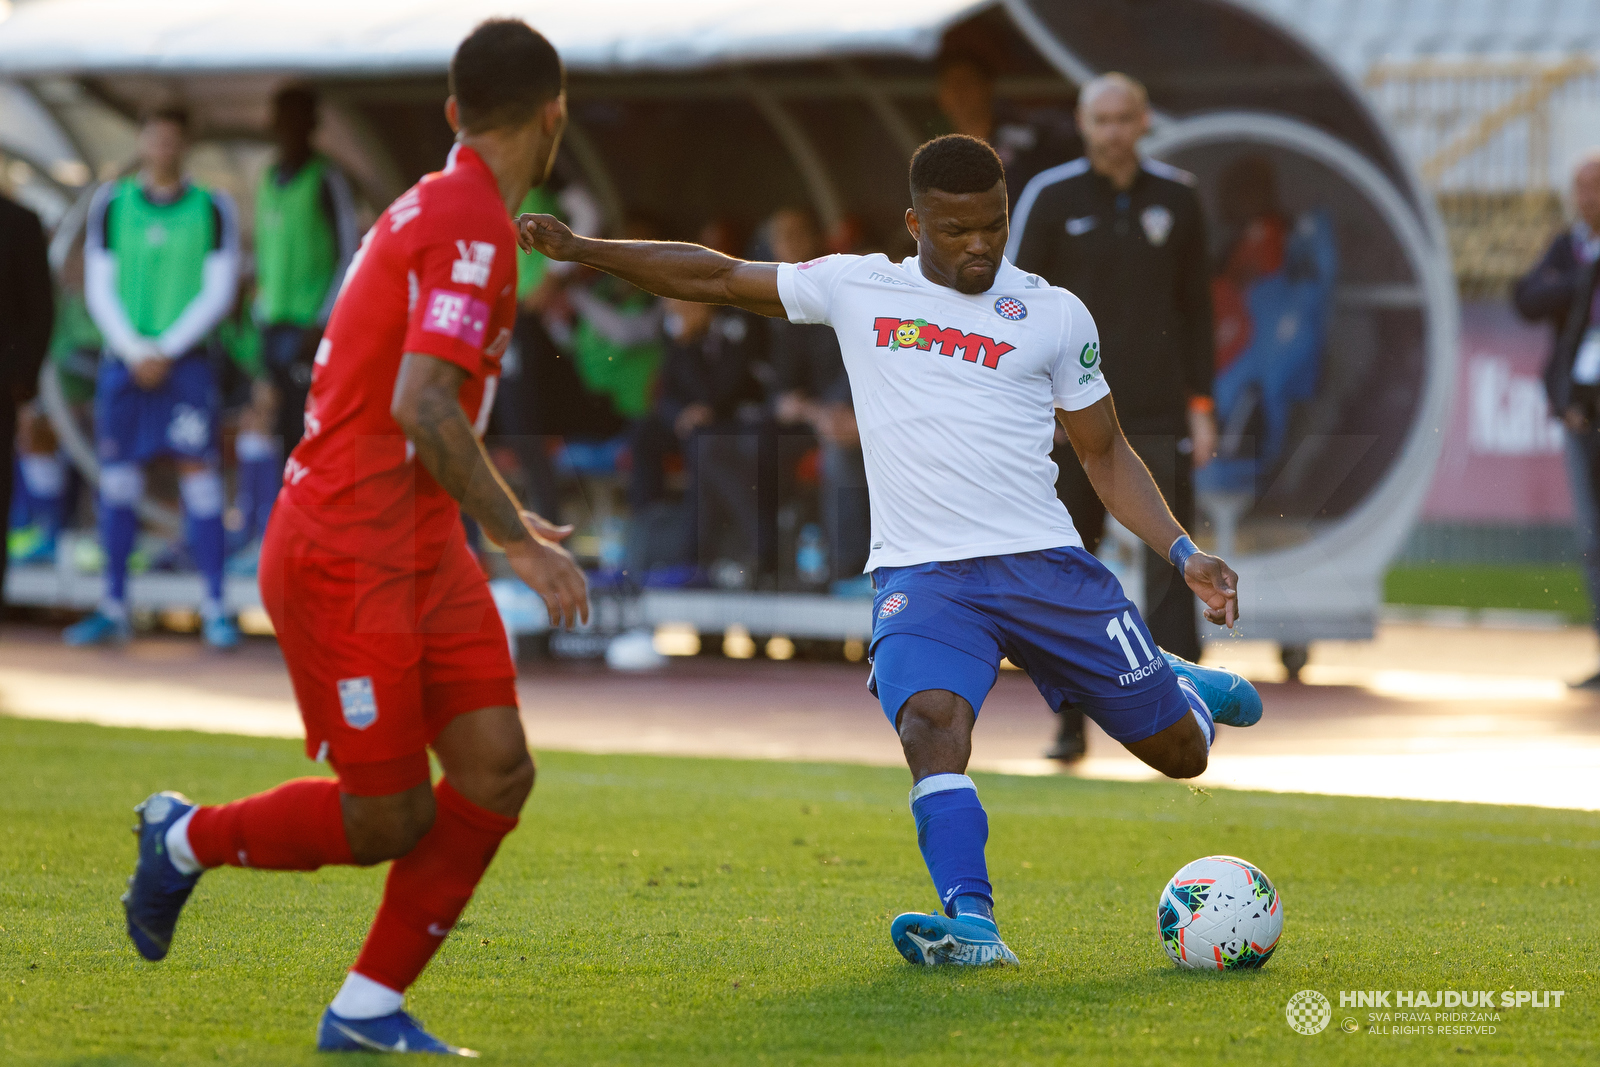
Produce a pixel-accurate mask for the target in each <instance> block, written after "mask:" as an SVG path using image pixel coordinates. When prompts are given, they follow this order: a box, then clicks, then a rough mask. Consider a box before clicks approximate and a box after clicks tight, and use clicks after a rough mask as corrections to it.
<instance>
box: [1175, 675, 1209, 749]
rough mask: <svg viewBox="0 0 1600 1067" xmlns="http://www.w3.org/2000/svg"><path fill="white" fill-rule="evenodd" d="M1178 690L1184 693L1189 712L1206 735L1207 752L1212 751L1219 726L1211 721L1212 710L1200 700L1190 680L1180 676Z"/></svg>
mask: <svg viewBox="0 0 1600 1067" xmlns="http://www.w3.org/2000/svg"><path fill="white" fill-rule="evenodd" d="M1178 688H1179V689H1181V690H1182V691H1183V695H1184V698H1185V699H1187V700H1188V701H1189V712H1190V714H1192V715H1193V716H1194V718H1195V721H1196V722H1198V723H1199V724H1200V732H1201V733H1203V734H1205V735H1206V750H1207V751H1210V749H1211V742H1213V741H1215V740H1216V739H1217V724H1216V723H1215V722H1213V721H1212V720H1211V709H1210V708H1208V707H1207V706H1206V702H1205V701H1204V700H1201V699H1200V693H1199V691H1198V690H1196V689H1195V687H1194V684H1193V683H1192V682H1190V681H1189V679H1187V678H1184V677H1182V676H1179V678H1178Z"/></svg>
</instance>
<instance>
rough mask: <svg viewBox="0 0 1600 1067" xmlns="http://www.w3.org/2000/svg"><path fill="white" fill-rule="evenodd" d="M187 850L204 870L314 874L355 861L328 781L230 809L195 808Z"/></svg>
mask: <svg viewBox="0 0 1600 1067" xmlns="http://www.w3.org/2000/svg"><path fill="white" fill-rule="evenodd" d="M189 848H190V849H191V850H193V852H194V857H195V859H197V860H199V861H200V862H201V863H202V864H204V865H205V866H207V867H221V866H222V865H223V864H229V865H231V866H234V867H259V868H261V869H262V870H268V871H314V870H316V869H317V868H318V867H324V866H329V865H340V864H346V865H347V864H352V863H354V862H355V857H353V856H352V855H351V854H350V843H349V841H347V840H346V839H345V835H344V812H343V810H341V808H340V804H339V783H338V782H337V781H335V780H334V779H332V778H296V779H295V780H294V781H292V782H284V783H283V784H282V785H280V786H278V787H277V788H276V789H269V790H267V791H266V792H265V793H257V794H256V795H255V796H253V797H245V798H244V799H243V800H235V801H234V802H233V803H232V804H221V805H217V806H213V807H203V808H197V809H195V813H194V815H193V817H192V818H191V819H190V820H189Z"/></svg>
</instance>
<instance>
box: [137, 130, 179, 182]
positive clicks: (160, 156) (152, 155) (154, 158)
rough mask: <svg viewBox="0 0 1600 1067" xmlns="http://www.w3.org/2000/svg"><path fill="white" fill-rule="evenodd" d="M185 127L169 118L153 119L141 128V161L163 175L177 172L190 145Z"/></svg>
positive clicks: (151, 169)
mask: <svg viewBox="0 0 1600 1067" xmlns="http://www.w3.org/2000/svg"><path fill="white" fill-rule="evenodd" d="M187 140H188V139H187V138H186V137H184V134H183V127H182V126H180V125H178V124H177V123H176V122H172V121H170V120H168V119H153V120H151V121H150V122H147V123H145V124H144V126H143V127H141V128H140V130H139V162H140V163H141V164H142V165H143V166H144V167H145V169H147V170H149V171H151V172H152V173H154V174H157V175H159V176H161V177H167V176H169V175H172V174H176V173H177V172H178V171H179V170H180V169H181V168H182V166H183V152H184V149H185V148H187V147H188V144H187Z"/></svg>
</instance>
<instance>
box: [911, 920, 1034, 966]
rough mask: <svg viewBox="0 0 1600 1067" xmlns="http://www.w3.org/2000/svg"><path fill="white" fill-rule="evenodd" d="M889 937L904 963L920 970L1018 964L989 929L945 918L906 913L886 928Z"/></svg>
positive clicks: (982, 925)
mask: <svg viewBox="0 0 1600 1067" xmlns="http://www.w3.org/2000/svg"><path fill="white" fill-rule="evenodd" d="M889 937H890V938H891V939H892V940H893V941H894V947H895V948H897V949H899V950H900V955H902V956H904V957H905V958H906V960H907V962H910V963H915V964H918V965H919V966H923V967H937V966H940V965H942V964H953V965H955V966H958V967H990V966H994V965H996V964H1002V963H1011V964H1015V963H1016V962H1017V954H1016V953H1015V952H1012V951H1011V950H1010V949H1009V948H1007V947H1006V943H1005V942H1004V941H1002V940H1000V934H999V933H998V932H996V931H995V930H993V929H991V928H990V927H989V926H987V925H984V924H980V923H971V922H962V921H961V920H960V919H951V918H948V917H946V916H944V915H928V914H924V913H923V912H918V911H908V912H906V913H905V914H904V915H898V916H896V917H895V920H894V922H893V923H891V924H889Z"/></svg>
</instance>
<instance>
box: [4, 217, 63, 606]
mask: <svg viewBox="0 0 1600 1067" xmlns="http://www.w3.org/2000/svg"><path fill="white" fill-rule="evenodd" d="M54 316H55V312H54V308H53V298H52V295H51V290H50V261H49V258H48V256H47V254H46V251H45V241H44V228H43V227H42V226H40V225H39V217H38V216H37V215H35V214H34V213H33V212H31V211H29V210H28V209H27V208H25V207H23V206H22V205H21V204H18V203H17V202H16V201H14V200H11V199H9V198H8V197H4V196H0V498H3V499H4V500H5V501H6V502H7V504H8V505H9V503H10V501H11V483H12V463H13V460H12V450H13V448H14V447H15V445H16V439H17V411H18V408H19V407H20V406H21V405H23V404H26V403H28V402H29V401H30V400H32V399H33V395H34V392H35V390H36V389H37V388H38V382H39V365H40V363H42V362H43V361H44V357H45V350H46V349H47V348H48V347H49V344H50V325H51V321H52V319H53V318H54ZM24 476H26V475H24ZM7 555H9V552H8V553H6V554H4V555H0V611H3V609H4V607H5V580H6V563H7V558H6V556H7Z"/></svg>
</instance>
